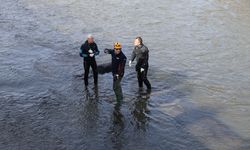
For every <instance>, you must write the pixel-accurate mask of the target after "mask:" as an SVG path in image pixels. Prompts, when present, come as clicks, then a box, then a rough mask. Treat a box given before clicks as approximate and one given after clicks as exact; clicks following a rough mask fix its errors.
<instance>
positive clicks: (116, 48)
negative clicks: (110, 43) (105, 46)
mask: <svg viewBox="0 0 250 150" xmlns="http://www.w3.org/2000/svg"><path fill="white" fill-rule="evenodd" d="M121 50H122V45H121V43H119V42H115V44H114V51H115V54H116V55H118V54H120V53H121Z"/></svg>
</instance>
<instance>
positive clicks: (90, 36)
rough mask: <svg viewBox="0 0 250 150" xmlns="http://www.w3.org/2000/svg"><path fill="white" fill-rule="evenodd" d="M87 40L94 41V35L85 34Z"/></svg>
mask: <svg viewBox="0 0 250 150" xmlns="http://www.w3.org/2000/svg"><path fill="white" fill-rule="evenodd" d="M87 41H88V43H94V37H93V35H92V34H89V35H88V36H87Z"/></svg>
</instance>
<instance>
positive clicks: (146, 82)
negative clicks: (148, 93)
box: [142, 67, 151, 89]
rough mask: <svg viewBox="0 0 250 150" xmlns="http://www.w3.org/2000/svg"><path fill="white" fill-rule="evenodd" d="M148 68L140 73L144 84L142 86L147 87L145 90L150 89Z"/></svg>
mask: <svg viewBox="0 0 250 150" xmlns="http://www.w3.org/2000/svg"><path fill="white" fill-rule="evenodd" d="M147 75H148V67H146V68H145V70H144V71H143V72H142V80H143V82H144V84H145V85H146V86H147V89H151V84H150V82H149V81H148V77H147Z"/></svg>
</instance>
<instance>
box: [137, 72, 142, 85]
mask: <svg viewBox="0 0 250 150" xmlns="http://www.w3.org/2000/svg"><path fill="white" fill-rule="evenodd" d="M142 77H143V76H142V73H141V71H140V70H137V79H138V85H139V87H140V88H141V87H143V78H142Z"/></svg>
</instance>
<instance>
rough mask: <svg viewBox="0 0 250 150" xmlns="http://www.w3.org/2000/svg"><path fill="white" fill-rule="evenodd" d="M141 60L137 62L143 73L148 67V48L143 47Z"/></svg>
mask: <svg viewBox="0 0 250 150" xmlns="http://www.w3.org/2000/svg"><path fill="white" fill-rule="evenodd" d="M142 56H143V57H142V58H141V59H139V62H138V64H139V65H138V66H140V71H141V72H143V71H144V70H145V68H146V66H147V65H148V56H149V50H148V48H147V47H146V46H145V48H144V49H142Z"/></svg>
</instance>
